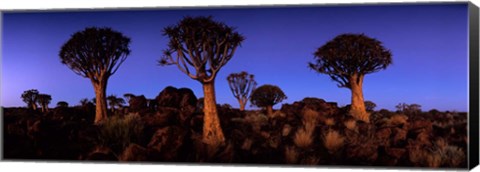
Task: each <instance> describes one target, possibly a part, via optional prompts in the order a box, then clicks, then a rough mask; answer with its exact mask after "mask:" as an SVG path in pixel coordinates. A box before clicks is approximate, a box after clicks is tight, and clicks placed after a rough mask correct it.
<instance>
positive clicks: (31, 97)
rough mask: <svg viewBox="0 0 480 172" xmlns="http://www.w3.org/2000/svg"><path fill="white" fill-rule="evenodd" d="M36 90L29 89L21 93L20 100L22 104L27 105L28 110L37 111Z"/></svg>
mask: <svg viewBox="0 0 480 172" xmlns="http://www.w3.org/2000/svg"><path fill="white" fill-rule="evenodd" d="M38 94H39V93H38V90H36V89H30V90H26V91H24V92H23V94H22V96H21V98H22V100H23V102H25V103H27V107H28V108H29V109H33V110H37V98H38Z"/></svg>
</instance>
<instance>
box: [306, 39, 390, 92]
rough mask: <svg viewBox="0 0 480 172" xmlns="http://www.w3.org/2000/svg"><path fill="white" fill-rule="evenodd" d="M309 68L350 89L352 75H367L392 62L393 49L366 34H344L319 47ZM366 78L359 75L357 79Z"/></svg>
mask: <svg viewBox="0 0 480 172" xmlns="http://www.w3.org/2000/svg"><path fill="white" fill-rule="evenodd" d="M314 55H315V62H313V63H309V67H310V68H311V69H313V70H315V71H317V72H319V73H324V74H327V75H329V76H330V78H331V79H332V80H334V81H336V82H338V86H339V87H346V88H350V87H351V85H350V84H351V83H350V79H351V77H352V76H363V75H365V74H369V73H374V72H377V71H379V70H382V69H385V68H387V66H388V65H390V64H391V63H392V54H391V52H390V50H388V49H386V48H385V47H383V45H382V42H380V41H378V40H376V39H373V38H370V37H367V36H365V35H364V34H341V35H338V36H337V37H335V38H334V39H333V40H331V41H329V42H327V43H326V44H325V45H323V46H322V47H320V48H318V49H317V51H315V53H314ZM361 78H362V77H357V78H356V80H357V81H356V82H358V80H360V79H361Z"/></svg>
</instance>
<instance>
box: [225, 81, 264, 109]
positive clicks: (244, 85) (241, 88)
mask: <svg viewBox="0 0 480 172" xmlns="http://www.w3.org/2000/svg"><path fill="white" fill-rule="evenodd" d="M253 77H254V76H253V75H251V74H248V73H247V72H245V71H242V72H240V73H232V74H230V75H228V77H227V81H228V86H230V90H231V91H232V93H233V96H234V97H235V98H236V99H237V100H238V103H239V104H240V111H244V110H245V105H246V104H247V101H248V99H249V97H250V93H251V92H252V90H254V89H255V87H256V86H257V82H256V81H255V80H254V78H253Z"/></svg>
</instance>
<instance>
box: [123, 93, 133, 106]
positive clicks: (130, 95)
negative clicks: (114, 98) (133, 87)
mask: <svg viewBox="0 0 480 172" xmlns="http://www.w3.org/2000/svg"><path fill="white" fill-rule="evenodd" d="M123 97H125V101H126V102H130V99H131V98H132V97H135V95H134V94H132V93H125V94H123ZM129 104H130V103H129Z"/></svg>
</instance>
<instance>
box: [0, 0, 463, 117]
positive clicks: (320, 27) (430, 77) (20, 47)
mask: <svg viewBox="0 0 480 172" xmlns="http://www.w3.org/2000/svg"><path fill="white" fill-rule="evenodd" d="M467 12H468V9H467V5H466V3H465V4H453V5H452V4H445V3H444V4H437V5H432V4H429V5H373V6H372V5H370V6H358V5H357V6H303V7H249V8H244V7H243V8H222V9H219V8H213V9H212V8H211V9H198V8H197V9H154V10H153V9H152V10H147V9H137V10H123V11H112V10H110V11H98V10H97V11H83V12H81V11H56V12H55V11H50V12H48V11H47V12H44V11H42V12H39V11H37V12H5V13H3V14H2V17H3V19H2V22H3V23H2V46H1V48H2V59H1V72H2V74H1V106H5V107H11V106H25V103H24V102H22V100H21V98H20V95H21V94H22V93H23V91H25V90H28V89H38V90H39V91H40V92H41V93H47V94H50V95H52V98H53V100H52V103H51V104H50V107H54V106H55V105H56V103H57V102H58V101H67V102H68V103H69V104H70V105H77V104H79V100H80V99H82V98H89V99H91V98H93V97H94V95H95V94H94V91H93V87H92V85H91V83H90V81H89V80H88V79H86V78H83V77H81V76H79V75H76V74H75V73H74V72H73V71H71V70H70V69H69V68H68V67H67V66H65V65H63V64H61V63H60V58H59V56H58V53H59V51H60V47H61V46H62V45H63V44H64V43H65V42H66V41H67V40H68V39H69V38H70V36H71V35H72V34H73V33H75V32H77V31H81V30H83V29H84V28H85V27H91V26H96V27H111V28H113V29H114V30H117V31H120V32H122V33H123V34H124V35H126V36H128V37H130V38H131V40H132V42H131V44H130V48H131V50H132V52H131V54H130V56H129V57H128V59H127V60H126V61H125V62H124V63H123V64H122V66H121V67H120V68H119V70H118V71H117V73H115V74H114V75H113V76H112V77H110V80H109V85H108V88H107V95H110V94H115V95H118V96H122V95H123V94H124V93H133V94H137V95H140V94H143V95H145V96H146V97H147V98H154V97H156V96H157V95H158V93H159V92H160V91H161V90H162V89H163V88H165V87H166V86H169V85H171V86H175V87H188V88H191V89H192V90H193V91H194V92H195V95H196V96H197V97H202V96H203V92H202V86H201V84H200V83H199V82H198V81H195V80H192V79H190V78H189V77H188V76H187V75H185V74H184V73H182V72H181V71H180V70H179V69H178V68H177V67H176V66H165V67H161V66H158V65H157V60H158V59H159V58H160V56H161V55H162V50H164V49H165V48H166V45H167V41H168V40H167V38H166V37H165V36H162V29H163V28H164V27H166V26H169V25H173V24H176V23H177V22H178V21H179V20H181V19H182V17H183V16H186V15H190V16H200V15H211V16H213V17H214V20H217V21H222V22H225V23H226V24H227V25H230V26H234V27H236V28H237V31H238V32H240V33H241V34H243V35H244V36H245V37H246V40H245V41H244V42H243V43H242V46H241V47H240V48H238V50H237V52H236V53H235V55H234V57H233V59H231V60H230V61H229V62H228V63H227V65H226V66H224V67H223V68H222V69H221V70H220V73H219V74H218V76H217V79H216V92H217V103H221V104H223V103H228V104H231V105H232V106H233V107H238V103H237V101H236V99H235V98H234V97H233V95H232V93H231V92H230V89H229V87H228V83H227V81H226V77H227V76H228V75H229V74H230V73H233V72H240V71H243V70H245V71H247V72H249V73H251V74H254V75H255V79H256V81H257V82H258V84H259V85H263V84H274V85H278V86H279V87H280V88H281V89H282V90H283V91H284V92H285V94H286V95H287V96H288V99H287V100H285V101H284V102H282V103H292V102H294V101H299V100H301V99H303V98H304V97H318V98H322V99H325V100H326V101H334V102H338V104H339V105H341V106H342V105H346V104H350V97H351V95H350V90H348V89H346V88H338V87H337V86H336V85H337V84H336V83H335V82H333V81H332V80H331V79H330V78H329V77H328V76H327V75H324V74H318V73H316V72H314V71H313V70H310V69H309V68H307V63H308V62H311V61H313V60H314V59H313V52H314V51H315V50H316V49H317V48H318V47H320V46H322V45H323V44H325V43H326V42H327V41H329V40H331V39H333V38H334V37H335V36H337V35H339V34H342V33H365V34H366V35H367V36H370V37H372V38H376V39H378V40H380V41H382V42H383V45H384V46H385V47H386V48H388V49H390V50H391V51H392V55H393V64H392V65H391V66H389V67H388V68H387V69H386V70H383V71H380V72H377V73H373V74H370V75H367V76H366V77H365V81H364V88H363V91H364V96H365V100H371V101H373V102H375V103H376V104H377V108H376V109H377V110H378V109H381V108H386V109H390V110H394V109H395V105H397V104H398V103H401V102H405V103H417V104H420V105H422V109H423V110H430V109H433V108H435V109H438V110H457V111H467V107H468V78H467V77H468V53H467V52H468V44H467V41H468V27H467V24H468V13H467ZM282 103H280V104H282ZM247 106H248V107H249V106H250V103H248V104H247ZM274 108H280V105H277V106H275V107H274Z"/></svg>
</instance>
